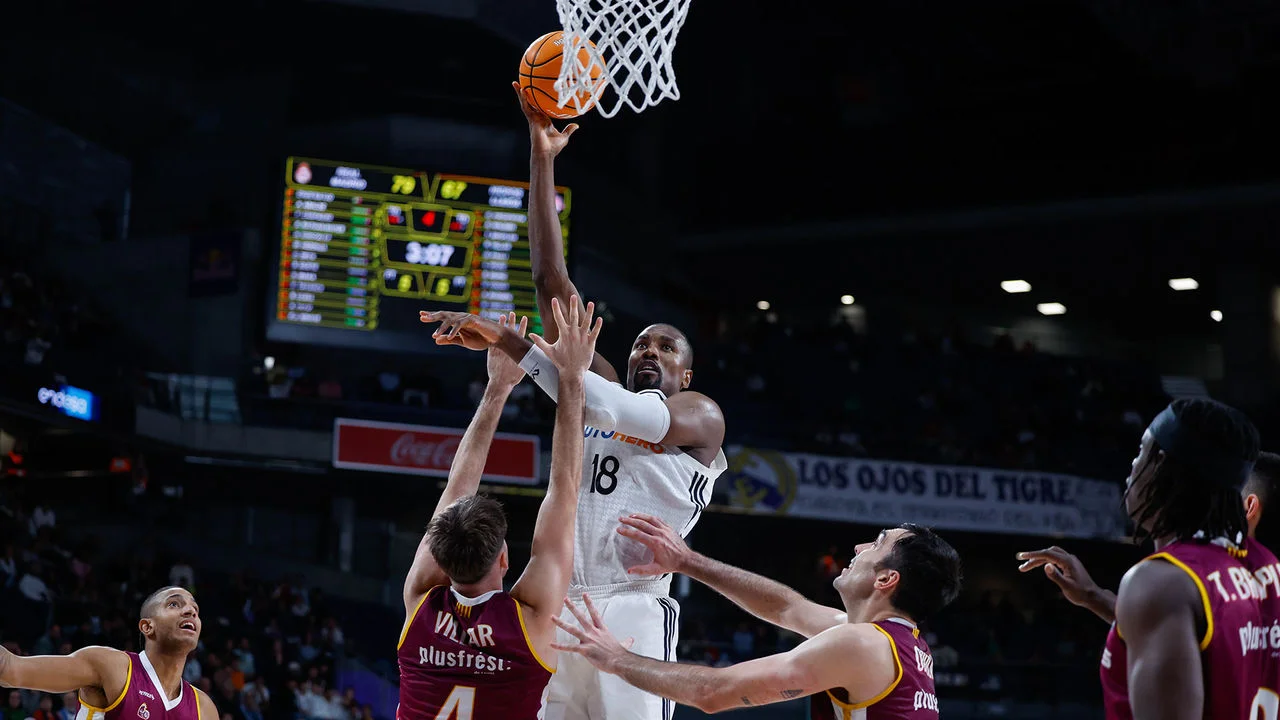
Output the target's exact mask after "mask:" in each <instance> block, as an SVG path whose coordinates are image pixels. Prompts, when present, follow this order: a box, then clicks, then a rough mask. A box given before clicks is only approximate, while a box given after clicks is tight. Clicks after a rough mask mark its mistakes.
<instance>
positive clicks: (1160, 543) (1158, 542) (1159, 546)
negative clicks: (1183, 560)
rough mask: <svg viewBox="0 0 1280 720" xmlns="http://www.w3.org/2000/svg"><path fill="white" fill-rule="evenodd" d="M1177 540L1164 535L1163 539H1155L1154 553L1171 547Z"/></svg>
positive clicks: (1174, 537) (1172, 536) (1171, 536)
mask: <svg viewBox="0 0 1280 720" xmlns="http://www.w3.org/2000/svg"><path fill="white" fill-rule="evenodd" d="M1177 539H1178V538H1177V537H1176V536H1174V535H1165V536H1164V537H1159V538H1156V539H1155V546H1156V552H1160V551H1161V550H1163V549H1165V548H1166V547H1168V546H1170V545H1172V544H1173V543H1174V542H1175V541H1177Z"/></svg>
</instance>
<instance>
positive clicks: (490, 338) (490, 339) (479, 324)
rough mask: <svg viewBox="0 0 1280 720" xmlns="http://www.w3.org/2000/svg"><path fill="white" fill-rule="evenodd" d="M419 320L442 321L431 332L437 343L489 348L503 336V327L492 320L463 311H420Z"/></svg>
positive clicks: (473, 348)
mask: <svg viewBox="0 0 1280 720" xmlns="http://www.w3.org/2000/svg"><path fill="white" fill-rule="evenodd" d="M418 320H419V321H421V322H424V323H436V322H438V323H440V327H438V328H436V331H435V332H433V333H431V337H433V338H435V339H436V344H437V345H461V346H462V347H464V348H466V349H468V350H487V349H489V348H491V347H493V346H494V344H495V343H497V342H498V339H499V338H501V337H502V331H503V327H502V326H501V325H499V324H498V323H496V322H494V321H492V320H486V319H484V318H482V317H479V316H477V315H468V314H467V313H462V312H446V311H437V312H428V311H426V310H422V311H420V312H419V313H418Z"/></svg>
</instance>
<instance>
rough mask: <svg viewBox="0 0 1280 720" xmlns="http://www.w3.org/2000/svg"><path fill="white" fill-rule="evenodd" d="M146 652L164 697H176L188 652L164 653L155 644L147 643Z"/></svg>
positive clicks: (180, 685) (180, 686)
mask: <svg viewBox="0 0 1280 720" xmlns="http://www.w3.org/2000/svg"><path fill="white" fill-rule="evenodd" d="M146 653H147V660H148V661H149V662H150V663H151V667H152V669H154V670H155V671H156V679H157V680H159V681H160V689H161V690H162V691H164V694H165V697H166V698H168V699H169V700H172V699H174V698H176V697H177V696H178V691H179V690H181V688H182V670H183V668H185V667H186V665H187V654H188V653H186V652H182V653H166V652H164V651H162V650H160V649H159V648H157V647H156V646H155V645H148V646H147V649H146Z"/></svg>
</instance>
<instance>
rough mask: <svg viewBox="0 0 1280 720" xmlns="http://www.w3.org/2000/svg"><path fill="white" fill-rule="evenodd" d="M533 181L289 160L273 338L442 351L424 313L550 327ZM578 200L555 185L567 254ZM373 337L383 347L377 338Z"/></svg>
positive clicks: (270, 327)
mask: <svg viewBox="0 0 1280 720" xmlns="http://www.w3.org/2000/svg"><path fill="white" fill-rule="evenodd" d="M528 188H529V184H528V183H524V182H515V181H511V180H498V179H493V178H481V177H471V176H468V175H456V174H450V173H435V172H428V171H424V170H411V169H402V168H388V167H377V166H372V165H360V164H355V163H346V162H333V161H328V160H317V159H311V158H301V157H291V158H289V159H288V162H287V165H286V176H285V184H284V193H283V198H282V212H281V223H280V241H281V242H280V251H279V255H278V264H277V272H276V273H275V279H276V288H275V293H274V306H273V308H272V312H271V316H270V318H269V322H268V328H267V335H268V337H269V338H272V339H278V340H293V341H298V342H319V343H324V344H357V345H374V346H383V347H385V348H386V349H394V350H411V349H426V346H427V345H430V346H431V347H434V343H433V342H432V341H431V337H430V335H431V333H430V331H429V330H428V329H427V328H426V327H424V326H422V325H421V323H419V321H418V311H419V310H457V311H463V312H469V313H476V314H479V315H483V316H485V317H490V318H496V317H499V316H501V315H504V314H506V313H507V312H510V311H514V312H515V313H517V314H519V315H528V316H529V320H530V329H531V330H533V331H536V332H541V321H540V318H539V317H538V308H537V304H536V302H535V300H534V288H533V274H532V266H531V262H530V260H531V257H530V252H529V229H528V206H529V191H528ZM569 199H570V194H569V190H568V188H564V187H557V188H556V208H557V210H558V212H559V218H560V229H561V233H562V235H563V236H564V237H565V238H566V243H565V248H566V250H565V251H566V254H567V252H568V242H567V239H568V231H569V206H570V202H569ZM310 331H314V332H310ZM391 335H399V336H401V337H399V338H396V339H393V338H392V337H390V336H391ZM373 338H378V339H379V340H381V342H372V343H371V342H368V341H369V340H371V339H373Z"/></svg>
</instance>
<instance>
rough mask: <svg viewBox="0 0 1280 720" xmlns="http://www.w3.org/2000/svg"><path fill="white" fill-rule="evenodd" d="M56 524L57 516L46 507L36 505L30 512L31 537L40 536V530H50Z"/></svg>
mask: <svg viewBox="0 0 1280 720" xmlns="http://www.w3.org/2000/svg"><path fill="white" fill-rule="evenodd" d="M57 522H58V516H57V515H55V514H54V512H53V510H52V509H50V508H49V506H48V505H44V504H41V505H36V507H35V509H34V510H32V511H31V522H30V531H31V535H32V537H34V536H36V535H38V534H40V528H43V527H47V528H50V529H52V528H53V527H54V526H56V525H57Z"/></svg>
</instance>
